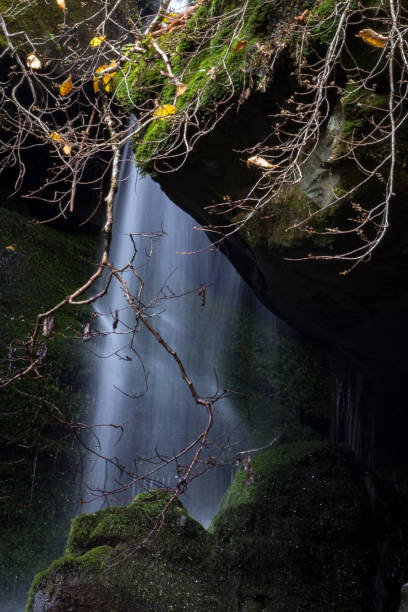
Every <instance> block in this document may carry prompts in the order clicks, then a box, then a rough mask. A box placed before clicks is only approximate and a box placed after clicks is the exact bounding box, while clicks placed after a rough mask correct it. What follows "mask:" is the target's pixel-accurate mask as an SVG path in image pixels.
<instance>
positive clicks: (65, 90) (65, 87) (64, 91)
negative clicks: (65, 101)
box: [59, 75, 73, 96]
mask: <svg viewBox="0 0 408 612" xmlns="http://www.w3.org/2000/svg"><path fill="white" fill-rule="evenodd" d="M72 89H73V85H72V77H71V75H69V77H68V78H67V79H65V81H64V82H63V83H62V85H61V86H60V89H59V91H60V94H61V96H67V95H68V94H70V93H71V91H72Z"/></svg>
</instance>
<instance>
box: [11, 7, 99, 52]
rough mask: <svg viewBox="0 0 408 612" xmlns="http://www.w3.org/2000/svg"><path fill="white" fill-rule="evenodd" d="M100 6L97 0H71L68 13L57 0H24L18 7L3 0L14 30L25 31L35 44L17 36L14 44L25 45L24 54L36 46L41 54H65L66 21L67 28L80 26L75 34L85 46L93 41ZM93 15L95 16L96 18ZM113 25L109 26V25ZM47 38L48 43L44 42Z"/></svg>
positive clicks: (12, 30) (80, 43) (12, 31)
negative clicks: (87, 0) (28, 0)
mask: <svg viewBox="0 0 408 612" xmlns="http://www.w3.org/2000/svg"><path fill="white" fill-rule="evenodd" d="M98 9H100V6H99V4H98V2H97V0H90V1H89V2H81V0H67V12H66V14H65V18H64V13H63V12H62V10H61V9H60V8H59V7H58V6H57V4H56V2H55V1H53V2H47V0H37V1H36V2H34V3H23V2H20V3H18V5H17V6H16V3H15V2H14V1H13V0H0V11H1V13H2V15H3V17H4V20H5V22H6V24H7V27H8V30H9V32H10V33H16V32H25V33H26V34H27V35H28V36H29V38H30V40H31V42H32V45H29V44H28V43H27V39H26V37H25V36H14V37H13V44H14V45H15V46H17V47H20V46H21V47H22V49H23V53H26V52H27V51H30V50H32V46H33V47H34V49H35V48H36V44H37V43H40V41H41V45H38V48H39V49H41V56H42V57H47V55H52V56H55V54H57V55H64V54H65V53H66V49H64V47H63V44H64V41H63V36H62V34H63V32H62V29H61V26H62V24H63V23H64V22H65V24H66V26H67V27H72V26H75V25H76V24H79V25H77V27H76V28H75V29H76V32H75V35H76V37H77V42H78V43H79V45H81V46H82V47H86V46H88V44H89V41H90V39H91V38H92V37H93V36H94V35H95V28H96V26H97V25H99V23H100V15H99V17H98V16H97V15H96V16H95V14H96V13H97V11H98ZM92 17H93V18H92ZM108 27H109V26H108ZM44 39H45V44H44ZM5 44H6V41H5V39H4V36H3V34H2V33H1V34H0V45H5ZM69 44H70V45H72V44H73V39H72V38H71V39H70V43H69Z"/></svg>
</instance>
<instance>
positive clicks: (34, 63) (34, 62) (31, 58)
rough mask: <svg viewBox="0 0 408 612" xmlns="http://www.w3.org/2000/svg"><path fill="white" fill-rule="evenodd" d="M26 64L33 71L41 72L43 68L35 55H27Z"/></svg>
mask: <svg viewBox="0 0 408 612" xmlns="http://www.w3.org/2000/svg"><path fill="white" fill-rule="evenodd" d="M26 64H27V66H28V68H32V70H41V68H42V64H41V62H40V60H39V59H38V57H37V56H36V55H34V53H30V55H27V59H26Z"/></svg>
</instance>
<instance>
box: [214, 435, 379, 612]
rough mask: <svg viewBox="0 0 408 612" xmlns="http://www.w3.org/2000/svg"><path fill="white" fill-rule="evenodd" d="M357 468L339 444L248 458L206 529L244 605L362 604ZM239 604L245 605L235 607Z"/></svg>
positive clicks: (364, 534) (365, 594) (280, 609)
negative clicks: (233, 576) (233, 574)
mask: <svg viewBox="0 0 408 612" xmlns="http://www.w3.org/2000/svg"><path fill="white" fill-rule="evenodd" d="M366 527H367V525H366V524H365V505H364V500H363V496H362V491H361V487H360V482H359V476H358V472H357V470H356V469H355V467H354V466H353V464H352V463H351V462H350V461H349V460H348V459H347V457H345V456H344V453H343V452H342V450H341V449H339V448H335V447H333V446H330V445H329V444H327V443H319V442H301V443H296V444H291V445H287V446H282V447H281V448H279V449H277V450H274V451H269V452H267V453H264V454H262V455H259V456H257V457H255V459H253V460H252V462H251V463H250V464H247V465H246V469H241V470H240V471H239V472H238V474H237V476H236V478H235V481H234V483H233V485H232V487H231V488H230V490H229V491H228V492H227V494H226V496H225V498H224V501H223V503H222V505H221V508H220V511H219V513H218V514H217V516H216V517H215V519H214V521H213V523H212V525H211V528H210V530H211V532H212V533H213V534H214V535H215V536H216V537H217V538H218V539H219V540H220V541H221V542H222V544H223V548H222V555H223V558H224V561H223V563H224V565H226V566H229V567H235V568H236V569H235V571H236V572H237V574H239V576H240V582H239V585H237V586H236V589H237V594H238V598H239V600H241V601H242V602H247V605H249V604H250V605H251V606H256V605H258V606H259V607H258V608H256V607H252V608H251V607H249V608H247V609H260V610H271V611H272V610H273V611H274V612H284V611H285V612H286V611H287V610H291V611H292V610H293V611H294V610H331V609H333V610H342V612H343V611H344V612H346V611H349V612H356V610H364V609H367V608H365V607H364V606H365V601H366V600H367V599H368V598H369V597H370V590H371V588H372V575H371V572H372V567H371V560H370V539H369V535H368V530H367V529H366ZM243 609H245V608H243Z"/></svg>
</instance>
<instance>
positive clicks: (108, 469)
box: [84, 149, 275, 526]
mask: <svg viewBox="0 0 408 612" xmlns="http://www.w3.org/2000/svg"><path fill="white" fill-rule="evenodd" d="M195 226H196V223H195V221H194V220H193V219H192V218H191V217H190V216H189V215H188V214H186V213H185V212H183V211H182V210H181V209H179V208H178V207H177V206H175V205H174V204H173V203H172V202H171V201H170V200H169V199H168V198H167V197H166V196H165V194H164V193H163V192H162V191H161V190H160V188H159V186H158V185H157V184H156V183H154V182H153V181H152V179H151V178H149V177H141V176H140V175H139V174H138V173H137V170H136V168H135V165H134V162H133V160H132V159H131V155H130V153H129V149H128V150H126V151H125V153H124V156H123V161H122V165H121V175H120V187H119V190H118V193H117V197H116V202H115V222H114V228H113V239H112V247H111V258H112V260H113V263H114V264H115V266H117V267H120V266H123V265H125V264H126V263H127V262H128V261H129V259H130V258H131V257H132V253H133V244H132V241H131V240H130V238H129V234H134V235H135V236H134V243H135V244H136V247H137V255H136V258H135V262H134V267H135V268H137V271H138V273H139V274H140V276H141V277H143V281H144V283H145V287H144V290H143V296H142V302H143V303H144V304H147V303H148V302H149V301H151V300H155V299H157V298H159V299H158V301H157V302H156V303H154V304H153V307H152V308H151V309H150V311H149V313H150V315H151V318H150V322H151V323H152V324H153V325H154V327H155V328H156V329H157V330H158V331H159V332H160V333H161V334H162V336H163V337H164V339H165V340H166V342H167V343H168V344H169V345H170V346H171V347H172V348H173V349H175V350H176V351H177V353H178V355H179V357H180V358H181V360H182V362H183V364H184V367H185V369H186V371H187V373H188V375H189V377H190V378H191V380H192V381H193V382H194V384H195V385H196V388H197V390H198V392H199V394H200V395H202V396H204V397H209V396H213V395H215V394H217V393H220V392H222V390H223V385H224V384H225V383H224V380H225V377H226V374H227V372H228V369H229V368H231V367H232V364H231V362H228V359H230V357H231V355H230V353H229V352H228V347H229V343H230V342H231V339H232V338H233V336H234V333H235V331H236V326H237V325H239V318H237V317H236V313H237V311H238V310H239V309H240V308H246V309H248V308H249V309H251V311H252V312H256V313H258V315H259V317H260V318H261V319H262V320H263V322H264V323H266V324H269V325H275V318H274V317H273V315H272V314H271V313H269V312H268V311H266V309H264V308H263V307H262V306H261V305H260V304H259V303H258V302H257V301H256V299H255V298H254V296H253V295H252V292H251V291H250V290H249V288H248V287H247V286H246V285H245V283H244V282H243V281H242V280H241V278H240V276H239V275H238V274H237V272H236V271H235V269H234V268H233V266H232V265H231V264H230V263H229V261H228V260H227V259H226V258H225V257H224V255H223V254H222V253H221V252H219V251H217V250H215V249H214V248H211V245H210V243H209V240H208V238H207V236H206V234H205V233H204V232H203V231H199V230H197V229H195ZM152 232H157V233H160V232H163V233H164V235H163V236H162V237H161V238H157V239H156V238H155V239H153V241H152V240H151V239H150V238H149V237H147V236H144V237H143V236H140V234H151V233H152ZM136 234H138V235H136ZM151 248H152V253H151V256H150V255H149V252H150V249H151ZM183 252H188V253H193V254H181V253H183ZM125 277H126V280H127V282H128V284H129V287H130V288H131V291H132V292H133V293H135V292H136V291H137V289H138V287H139V283H138V281H137V279H136V278H135V277H134V275H132V273H131V272H129V271H128V272H126V273H125ZM203 287H205V305H203V302H204V296H203V291H202V288H203ZM163 297H165V299H161V298H163ZM95 317H96V319H97V322H96V324H95V327H98V329H99V330H100V332H101V336H100V337H99V338H97V339H96V342H95V341H94V344H93V346H94V349H95V352H96V353H98V355H99V357H98V358H96V360H95V377H94V380H93V386H94V389H95V392H94V397H95V412H94V418H93V422H94V425H96V427H95V428H94V432H95V433H96V435H95V436H94V437H93V438H92V439H91V441H90V444H91V446H92V447H93V448H94V450H95V451H96V452H98V453H99V454H100V455H103V456H104V457H108V458H111V459H113V463H114V464H116V465H113V464H112V462H107V461H106V460H105V459H103V458H98V457H91V458H90V460H89V463H88V466H87V476H86V481H87V482H88V484H89V488H87V489H86V490H85V491H84V498H85V500H86V502H87V503H86V505H85V508H84V509H85V511H86V512H89V511H95V510H97V509H99V508H100V507H101V506H102V505H103V504H105V506H106V504H112V503H113V504H115V503H125V502H128V501H130V499H132V497H133V496H134V495H135V494H137V493H138V492H140V491H142V490H145V489H146V488H157V487H165V488H166V487H174V486H175V484H176V483H177V479H178V477H179V473H180V470H181V467H180V466H179V468H177V465H176V464H175V463H174V462H173V463H172V464H170V465H169V466H167V467H165V468H164V469H162V470H161V471H160V472H158V473H157V474H155V475H154V477H152V478H150V479H148V480H147V481H145V482H143V483H141V482H134V481H135V474H141V473H145V472H147V471H149V469H151V468H152V467H153V466H154V465H155V464H157V463H158V462H159V459H158V457H159V456H160V457H162V458H163V457H169V456H172V455H173V454H174V453H175V452H178V451H180V449H182V448H184V447H185V446H186V445H187V444H188V443H189V442H190V441H191V440H192V439H194V437H195V436H196V435H197V434H198V433H199V432H200V431H201V429H202V428H203V427H204V425H205V423H206V414H205V410H204V408H203V407H201V406H197V405H196V404H195V403H194V401H193V400H192V397H191V395H190V392H189V390H188V388H187V385H186V384H185V382H184V381H183V380H182V379H181V376H180V372H179V370H178V368H177V365H176V363H175V362H174V360H173V359H172V358H171V357H170V356H169V355H168V353H167V352H166V351H165V350H164V349H163V347H162V346H160V344H159V343H158V342H157V339H156V338H154V336H153V335H151V334H150V333H149V332H148V331H147V330H146V329H142V327H143V326H141V325H139V326H138V327H137V329H136V331H135V332H134V331H132V330H133V329H134V328H135V314H134V312H133V311H132V310H131V309H129V308H128V307H127V303H126V301H125V298H124V294H123V290H122V288H121V286H120V285H119V283H117V282H114V283H112V285H111V287H110V290H109V292H108V294H107V295H106V296H105V297H104V298H103V299H102V300H101V301H99V302H97V303H96V305H95ZM118 321H119V322H118ZM114 327H115V333H111V332H113V328H114ZM130 344H132V346H130ZM137 396H138V397H137ZM235 404H236V401H235V399H234V396H233V395H230V396H228V397H225V398H223V399H221V400H220V401H219V402H217V404H216V405H215V424H214V426H213V429H212V431H211V436H210V440H211V444H212V446H211V447H210V448H209V449H208V450H207V451H206V452H207V456H211V455H217V456H219V461H220V463H221V465H218V466H217V467H216V468H215V469H211V470H209V471H208V472H207V473H206V474H204V475H203V476H200V477H199V478H197V479H196V480H195V481H193V482H192V484H191V485H190V486H189V488H188V490H187V492H186V494H185V495H183V502H184V503H185V505H186V506H187V509H188V510H189V512H190V514H191V515H192V516H193V517H194V518H196V519H197V520H199V521H200V522H201V523H202V524H203V525H205V526H207V525H208V524H209V522H210V521H211V519H212V517H213V515H214V514H215V512H216V510H217V506H218V504H219V501H220V499H221V497H222V495H223V493H224V492H225V490H226V489H227V488H228V486H229V484H230V483H231V480H232V477H233V474H234V469H235V468H234V461H233V459H232V457H233V456H234V454H235V453H236V452H238V451H241V450H243V449H245V448H251V443H252V441H253V440H252V439H251V433H250V432H249V429H248V426H247V424H246V425H244V424H243V423H242V418H241V416H240V415H239V414H238V413H237V410H236V406H235ZM223 449H224V450H223ZM145 459H150V461H145ZM181 463H185V460H184V461H183V460H181ZM123 486H125V487H126V486H127V487H128V488H127V489H126V490H125V491H118V489H120V488H121V487H122V488H123ZM115 490H116V492H114V493H112V494H111V495H108V496H106V495H103V496H101V492H102V491H104V492H106V491H115Z"/></svg>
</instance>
